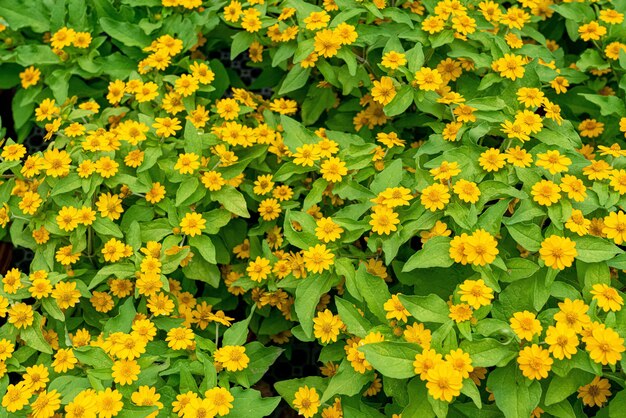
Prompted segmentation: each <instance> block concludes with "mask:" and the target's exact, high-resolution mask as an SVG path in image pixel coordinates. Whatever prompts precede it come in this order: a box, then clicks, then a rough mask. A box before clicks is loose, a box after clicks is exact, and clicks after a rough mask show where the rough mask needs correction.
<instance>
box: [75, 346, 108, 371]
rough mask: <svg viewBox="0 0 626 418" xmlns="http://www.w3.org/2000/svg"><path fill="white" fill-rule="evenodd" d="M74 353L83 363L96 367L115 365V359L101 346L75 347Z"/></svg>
mask: <svg viewBox="0 0 626 418" xmlns="http://www.w3.org/2000/svg"><path fill="white" fill-rule="evenodd" d="M74 355H75V356H76V358H77V359H78V361H80V362H81V363H83V364H87V365H89V366H93V367H96V368H110V367H111V366H113V360H111V358H110V357H109V356H108V355H107V354H106V353H105V352H104V350H103V349H102V348H100V347H95V346H85V347H77V348H75V349H74Z"/></svg>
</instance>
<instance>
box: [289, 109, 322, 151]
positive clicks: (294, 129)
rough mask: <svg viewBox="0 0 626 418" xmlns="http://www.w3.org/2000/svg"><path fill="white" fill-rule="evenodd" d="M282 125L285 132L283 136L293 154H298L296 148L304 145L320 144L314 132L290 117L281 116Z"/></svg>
mask: <svg viewBox="0 0 626 418" xmlns="http://www.w3.org/2000/svg"><path fill="white" fill-rule="evenodd" d="M280 124H281V125H282V126H283V129H284V130H285V133H284V135H283V136H284V141H285V145H286V146H287V147H288V148H289V150H290V151H291V152H296V148H298V147H301V146H302V145H304V144H316V143H317V142H318V138H317V136H316V135H315V134H314V133H313V132H311V131H309V130H308V129H305V128H304V127H303V126H302V124H301V123H299V122H296V120H294V119H292V118H290V117H289V116H285V115H280Z"/></svg>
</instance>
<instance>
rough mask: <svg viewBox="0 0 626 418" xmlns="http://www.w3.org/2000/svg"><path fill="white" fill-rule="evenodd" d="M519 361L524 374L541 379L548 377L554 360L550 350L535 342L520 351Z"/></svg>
mask: <svg viewBox="0 0 626 418" xmlns="http://www.w3.org/2000/svg"><path fill="white" fill-rule="evenodd" d="M517 363H518V364H519V368H520V370H521V371H522V374H523V375H524V376H526V377H527V378H529V379H530V380H535V379H536V380H541V379H545V378H546V377H548V372H549V371H550V370H551V369H552V363H554V360H552V359H551V358H550V352H549V351H548V350H546V349H543V348H541V347H539V346H538V345H537V344H533V345H531V346H530V347H524V349H523V350H522V351H520V353H519V356H518V357H517Z"/></svg>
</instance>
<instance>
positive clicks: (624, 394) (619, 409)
mask: <svg viewBox="0 0 626 418" xmlns="http://www.w3.org/2000/svg"><path fill="white" fill-rule="evenodd" d="M625 410H626V390H622V391H620V392H617V394H616V395H615V397H614V398H613V399H611V402H609V418H621V417H623V416H624V415H623V414H624V411H625Z"/></svg>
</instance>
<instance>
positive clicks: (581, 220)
mask: <svg viewBox="0 0 626 418" xmlns="http://www.w3.org/2000/svg"><path fill="white" fill-rule="evenodd" d="M565 227H566V228H567V229H569V230H570V231H572V232H574V233H576V234H578V235H580V236H581V237H582V236H584V235H587V234H588V233H589V228H590V227H591V221H590V220H589V219H586V218H585V217H584V215H583V213H582V211H581V210H579V209H573V210H572V214H571V215H570V217H569V219H568V220H567V222H566V223H565Z"/></svg>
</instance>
